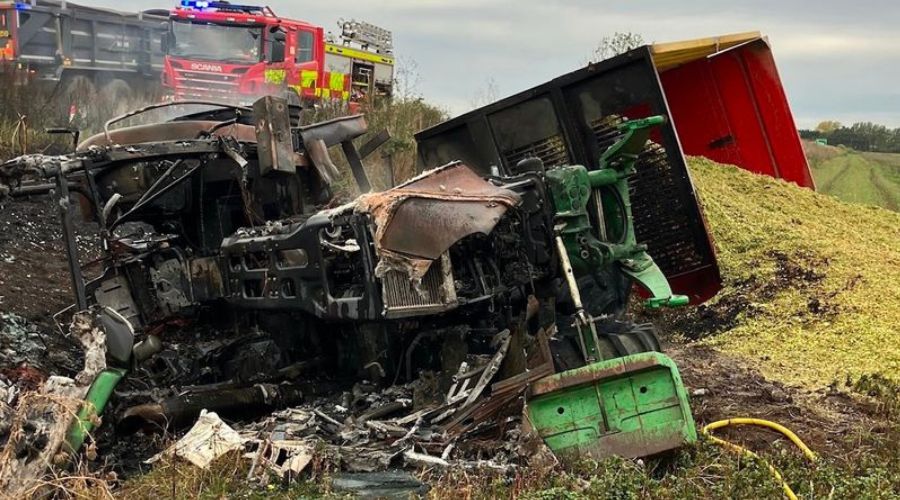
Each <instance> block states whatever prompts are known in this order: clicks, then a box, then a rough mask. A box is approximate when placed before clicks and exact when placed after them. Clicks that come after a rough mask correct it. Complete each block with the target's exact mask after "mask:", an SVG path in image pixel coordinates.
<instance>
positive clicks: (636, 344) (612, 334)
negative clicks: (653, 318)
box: [550, 319, 662, 371]
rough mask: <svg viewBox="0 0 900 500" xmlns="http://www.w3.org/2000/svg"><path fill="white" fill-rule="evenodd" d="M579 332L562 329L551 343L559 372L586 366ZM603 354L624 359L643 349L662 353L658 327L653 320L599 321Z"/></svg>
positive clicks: (599, 337)
mask: <svg viewBox="0 0 900 500" xmlns="http://www.w3.org/2000/svg"><path fill="white" fill-rule="evenodd" d="M577 335H578V333H577V331H575V330H574V328H573V329H571V330H569V329H567V330H565V331H561V332H560V335H559V336H558V337H556V338H554V339H552V340H551V342H550V352H551V353H552V354H553V363H554V365H555V366H556V369H557V371H565V370H571V369H573V368H578V367H581V366H584V365H585V362H584V358H583V357H582V355H581V347H579V343H578V337H577ZM597 337H598V339H599V340H600V346H599V349H600V355H601V357H602V358H603V360H607V359H614V358H621V357H623V356H630V355H632V354H638V353H642V352H654V351H655V352H662V348H661V347H660V344H659V337H658V336H657V334H656V327H654V326H653V325H652V324H651V323H640V324H639V323H634V322H633V321H621V320H615V319H608V320H605V321H598V322H597Z"/></svg>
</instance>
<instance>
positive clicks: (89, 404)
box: [66, 368, 126, 453]
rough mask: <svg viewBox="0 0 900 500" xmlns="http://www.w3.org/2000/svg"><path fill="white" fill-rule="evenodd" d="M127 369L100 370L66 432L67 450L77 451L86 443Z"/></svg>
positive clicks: (70, 451)
mask: <svg viewBox="0 0 900 500" xmlns="http://www.w3.org/2000/svg"><path fill="white" fill-rule="evenodd" d="M125 374H126V371H125V370H122V369H119V368H107V369H105V370H103V371H102V372H100V373H99V374H98V375H97V377H96V378H95V379H94V382H93V383H92V384H91V387H90V388H88V392H87V395H86V396H85V398H84V403H83V404H82V405H81V409H80V410H78V415H77V417H76V419H75V421H74V422H72V425H71V426H70V427H69V430H68V433H67V434H66V447H67V448H68V449H67V450H66V451H68V452H69V453H75V452H77V451H78V450H79V449H80V448H81V445H83V444H84V440H85V439H86V438H87V435H88V434H89V433H90V432H91V431H92V430H93V429H94V427H96V423H97V421H98V419H99V418H100V415H102V414H103V410H104V409H105V408H106V404H107V403H108V402H109V398H110V397H111V396H112V394H113V391H114V390H115V389H116V386H117V385H119V382H120V381H121V380H122V378H124V377H125Z"/></svg>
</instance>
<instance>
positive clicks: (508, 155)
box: [503, 134, 569, 170]
mask: <svg viewBox="0 0 900 500" xmlns="http://www.w3.org/2000/svg"><path fill="white" fill-rule="evenodd" d="M525 158H540V159H541V161H543V162H544V165H545V166H547V167H555V166H558V165H568V164H569V150H568V149H566V143H565V141H564V140H563V138H562V136H561V135H559V134H556V135H551V136H550V137H547V138H546V139H542V140H540V141H537V142H532V143H531V144H526V145H525V146H520V147H518V148H515V149H510V150H508V151H504V152H503V159H505V160H506V165H507V166H508V167H509V168H510V170H512V169H513V168H515V166H516V164H517V163H519V162H520V161H521V160H524V159H525Z"/></svg>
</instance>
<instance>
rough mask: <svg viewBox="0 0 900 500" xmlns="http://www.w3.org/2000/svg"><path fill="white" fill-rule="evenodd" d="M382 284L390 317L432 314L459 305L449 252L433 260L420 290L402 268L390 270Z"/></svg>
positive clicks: (387, 313) (385, 313)
mask: <svg viewBox="0 0 900 500" xmlns="http://www.w3.org/2000/svg"><path fill="white" fill-rule="evenodd" d="M381 284H382V297H383V300H384V315H385V317H386V318H399V317H405V316H417V315H420V314H432V313H435V312H440V311H446V310H448V309H452V308H453V307H455V306H456V289H455V288H454V285H453V273H452V270H451V268H450V257H449V256H448V255H447V254H444V255H443V256H442V257H441V258H440V259H437V260H435V261H434V263H433V264H431V267H430V268H429V269H428V272H427V273H425V276H424V277H422V283H421V285H420V287H419V289H418V290H417V289H416V288H415V287H413V285H412V283H410V281H409V278H408V277H407V276H406V274H405V273H402V272H400V271H388V272H387V273H386V274H385V276H384V278H383V279H382V281H381Z"/></svg>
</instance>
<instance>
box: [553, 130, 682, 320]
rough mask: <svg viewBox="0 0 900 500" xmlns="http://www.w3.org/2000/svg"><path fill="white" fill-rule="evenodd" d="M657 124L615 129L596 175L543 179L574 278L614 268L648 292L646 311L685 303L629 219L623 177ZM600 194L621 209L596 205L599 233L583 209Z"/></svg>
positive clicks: (564, 170)
mask: <svg viewBox="0 0 900 500" xmlns="http://www.w3.org/2000/svg"><path fill="white" fill-rule="evenodd" d="M662 123H665V118H664V117H663V116H651V117H649V118H644V119H640V120H631V121H627V122H624V123H622V124H620V125H619V130H621V131H622V132H623V136H622V138H621V139H620V140H619V141H617V142H616V143H615V144H613V145H612V146H611V147H610V148H609V149H607V150H606V151H605V152H604V153H603V155H602V156H601V158H600V162H599V166H600V168H598V169H597V170H592V171H589V170H588V169H587V168H585V167H583V166H581V165H570V166H564V167H558V168H554V169H551V170H548V171H547V174H546V175H547V181H548V185H549V187H550V193H551V196H552V198H553V203H554V206H555V208H556V220H557V222H558V223H559V225H560V226H561V228H560V229H559V233H560V235H561V236H562V238H563V243H564V244H565V247H566V250H567V253H568V257H569V259H570V261H571V264H572V269H573V270H574V272H575V273H576V275H585V274H589V273H591V272H592V270H595V269H601V268H604V267H606V266H609V265H612V264H618V265H620V266H621V269H622V271H623V272H624V273H625V274H627V275H628V276H630V277H631V278H633V279H634V280H635V281H636V282H637V283H639V284H640V285H641V286H642V287H643V288H644V289H645V290H647V292H649V294H650V298H649V299H648V300H647V301H646V302H645V305H646V306H647V307H651V308H657V307H660V306H669V307H676V306H682V305H686V304H687V303H688V299H687V297H685V296H683V295H674V294H673V293H672V289H671V287H670V286H669V282H668V280H667V279H666V277H665V275H664V274H663V272H662V271H661V270H660V269H659V267H658V266H657V265H656V263H655V262H653V258H652V257H650V255H649V254H648V253H647V247H646V246H645V245H641V244H639V243H637V240H636V238H635V231H634V222H633V218H632V213H631V201H630V193H629V190H628V177H630V176H631V175H633V174H634V173H635V163H636V162H637V160H638V155H639V154H640V152H641V150H643V148H644V146H645V145H646V143H647V140H648V138H649V137H650V130H651V128H652V127H655V126H657V125H660V124H662ZM604 193H606V196H605V198H610V197H612V198H615V199H617V200H620V203H610V202H607V200H605V199H601V200H600V204H599V206H600V211H601V212H602V214H601V215H602V220H603V221H605V223H606V224H607V225H608V226H611V227H606V228H602V229H601V230H600V231H598V230H597V229H595V227H594V225H593V224H592V222H591V216H590V214H589V212H588V206H589V204H590V201H591V197H592V196H594V197H598V198H603V197H604ZM596 233H602V234H611V235H617V236H618V237H617V238H610V240H613V239H615V240H616V241H603V240H601V239H600V238H598V236H599V234H596Z"/></svg>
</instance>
